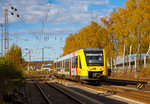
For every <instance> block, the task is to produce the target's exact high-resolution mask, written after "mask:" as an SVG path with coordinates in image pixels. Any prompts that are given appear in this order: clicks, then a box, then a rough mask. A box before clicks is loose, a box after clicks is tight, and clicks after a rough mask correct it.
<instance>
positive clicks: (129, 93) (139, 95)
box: [61, 79, 150, 103]
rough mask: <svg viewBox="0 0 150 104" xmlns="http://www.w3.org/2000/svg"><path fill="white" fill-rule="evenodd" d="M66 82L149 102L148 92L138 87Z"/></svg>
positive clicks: (149, 95)
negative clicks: (129, 87)
mask: <svg viewBox="0 0 150 104" xmlns="http://www.w3.org/2000/svg"><path fill="white" fill-rule="evenodd" d="M61 80H62V79H61ZM65 81H66V80H65ZM67 81H68V80H67ZM68 82H70V83H75V84H78V85H80V86H84V87H87V88H91V89H94V90H98V91H104V92H106V93H110V94H113V95H119V96H122V97H126V98H129V99H133V100H137V101H140V102H145V103H150V92H146V91H141V90H138V89H137V90H133V89H128V87H127V88H119V86H118V87H113V86H110V85H101V86H93V85H88V84H80V83H79V82H72V81H68Z"/></svg>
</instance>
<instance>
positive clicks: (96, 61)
mask: <svg viewBox="0 0 150 104" xmlns="http://www.w3.org/2000/svg"><path fill="white" fill-rule="evenodd" d="M84 53H85V57H86V62H87V66H103V51H85V52H84Z"/></svg>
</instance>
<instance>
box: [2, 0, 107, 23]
mask: <svg viewBox="0 0 150 104" xmlns="http://www.w3.org/2000/svg"><path fill="white" fill-rule="evenodd" d="M0 1H1V2H3V4H0V6H1V7H0V8H2V9H3V10H4V8H5V7H7V8H8V7H9V6H13V7H15V8H17V10H18V11H17V12H15V13H16V14H19V15H20V17H19V18H18V19H17V17H16V14H15V15H13V16H12V15H10V13H9V22H16V21H20V19H21V21H24V22H25V23H30V24H32V23H38V22H41V23H42V21H43V20H44V19H45V17H46V14H47V12H48V1H47V0H19V1H18V0H0ZM6 1H7V2H6ZM56 1H57V2H59V4H53V1H52V4H51V5H50V10H49V13H48V18H47V22H49V23H52V24H57V25H58V24H71V23H73V24H74V23H77V24H78V23H80V24H87V23H89V21H90V19H91V14H92V15H93V14H95V13H93V12H92V11H91V12H89V10H88V6H89V5H90V4H99V5H104V4H108V3H109V0H56ZM54 2H55V1H54ZM63 4H64V5H63ZM9 11H13V10H11V9H10V7H9ZM97 13H98V14H101V13H100V12H98V11H97ZM98 14H96V15H98ZM96 15H95V16H96ZM101 15H102V14H101ZM3 18H4V15H3Z"/></svg>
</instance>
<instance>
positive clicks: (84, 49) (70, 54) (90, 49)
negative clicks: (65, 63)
mask: <svg viewBox="0 0 150 104" xmlns="http://www.w3.org/2000/svg"><path fill="white" fill-rule="evenodd" d="M82 49H83V51H102V50H103V49H100V48H80V49H78V50H76V51H79V50H82ZM76 51H74V52H76ZM74 52H72V53H69V54H67V55H65V56H62V57H60V58H58V59H56V60H55V61H54V62H59V61H62V60H64V59H67V58H69V57H73V53H74Z"/></svg>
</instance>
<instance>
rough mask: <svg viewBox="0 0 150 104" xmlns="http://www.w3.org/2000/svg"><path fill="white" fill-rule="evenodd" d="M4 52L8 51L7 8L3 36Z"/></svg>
mask: <svg viewBox="0 0 150 104" xmlns="http://www.w3.org/2000/svg"><path fill="white" fill-rule="evenodd" d="M4 40H5V42H4V54H6V53H7V52H8V51H9V33H8V9H5V37H4Z"/></svg>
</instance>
